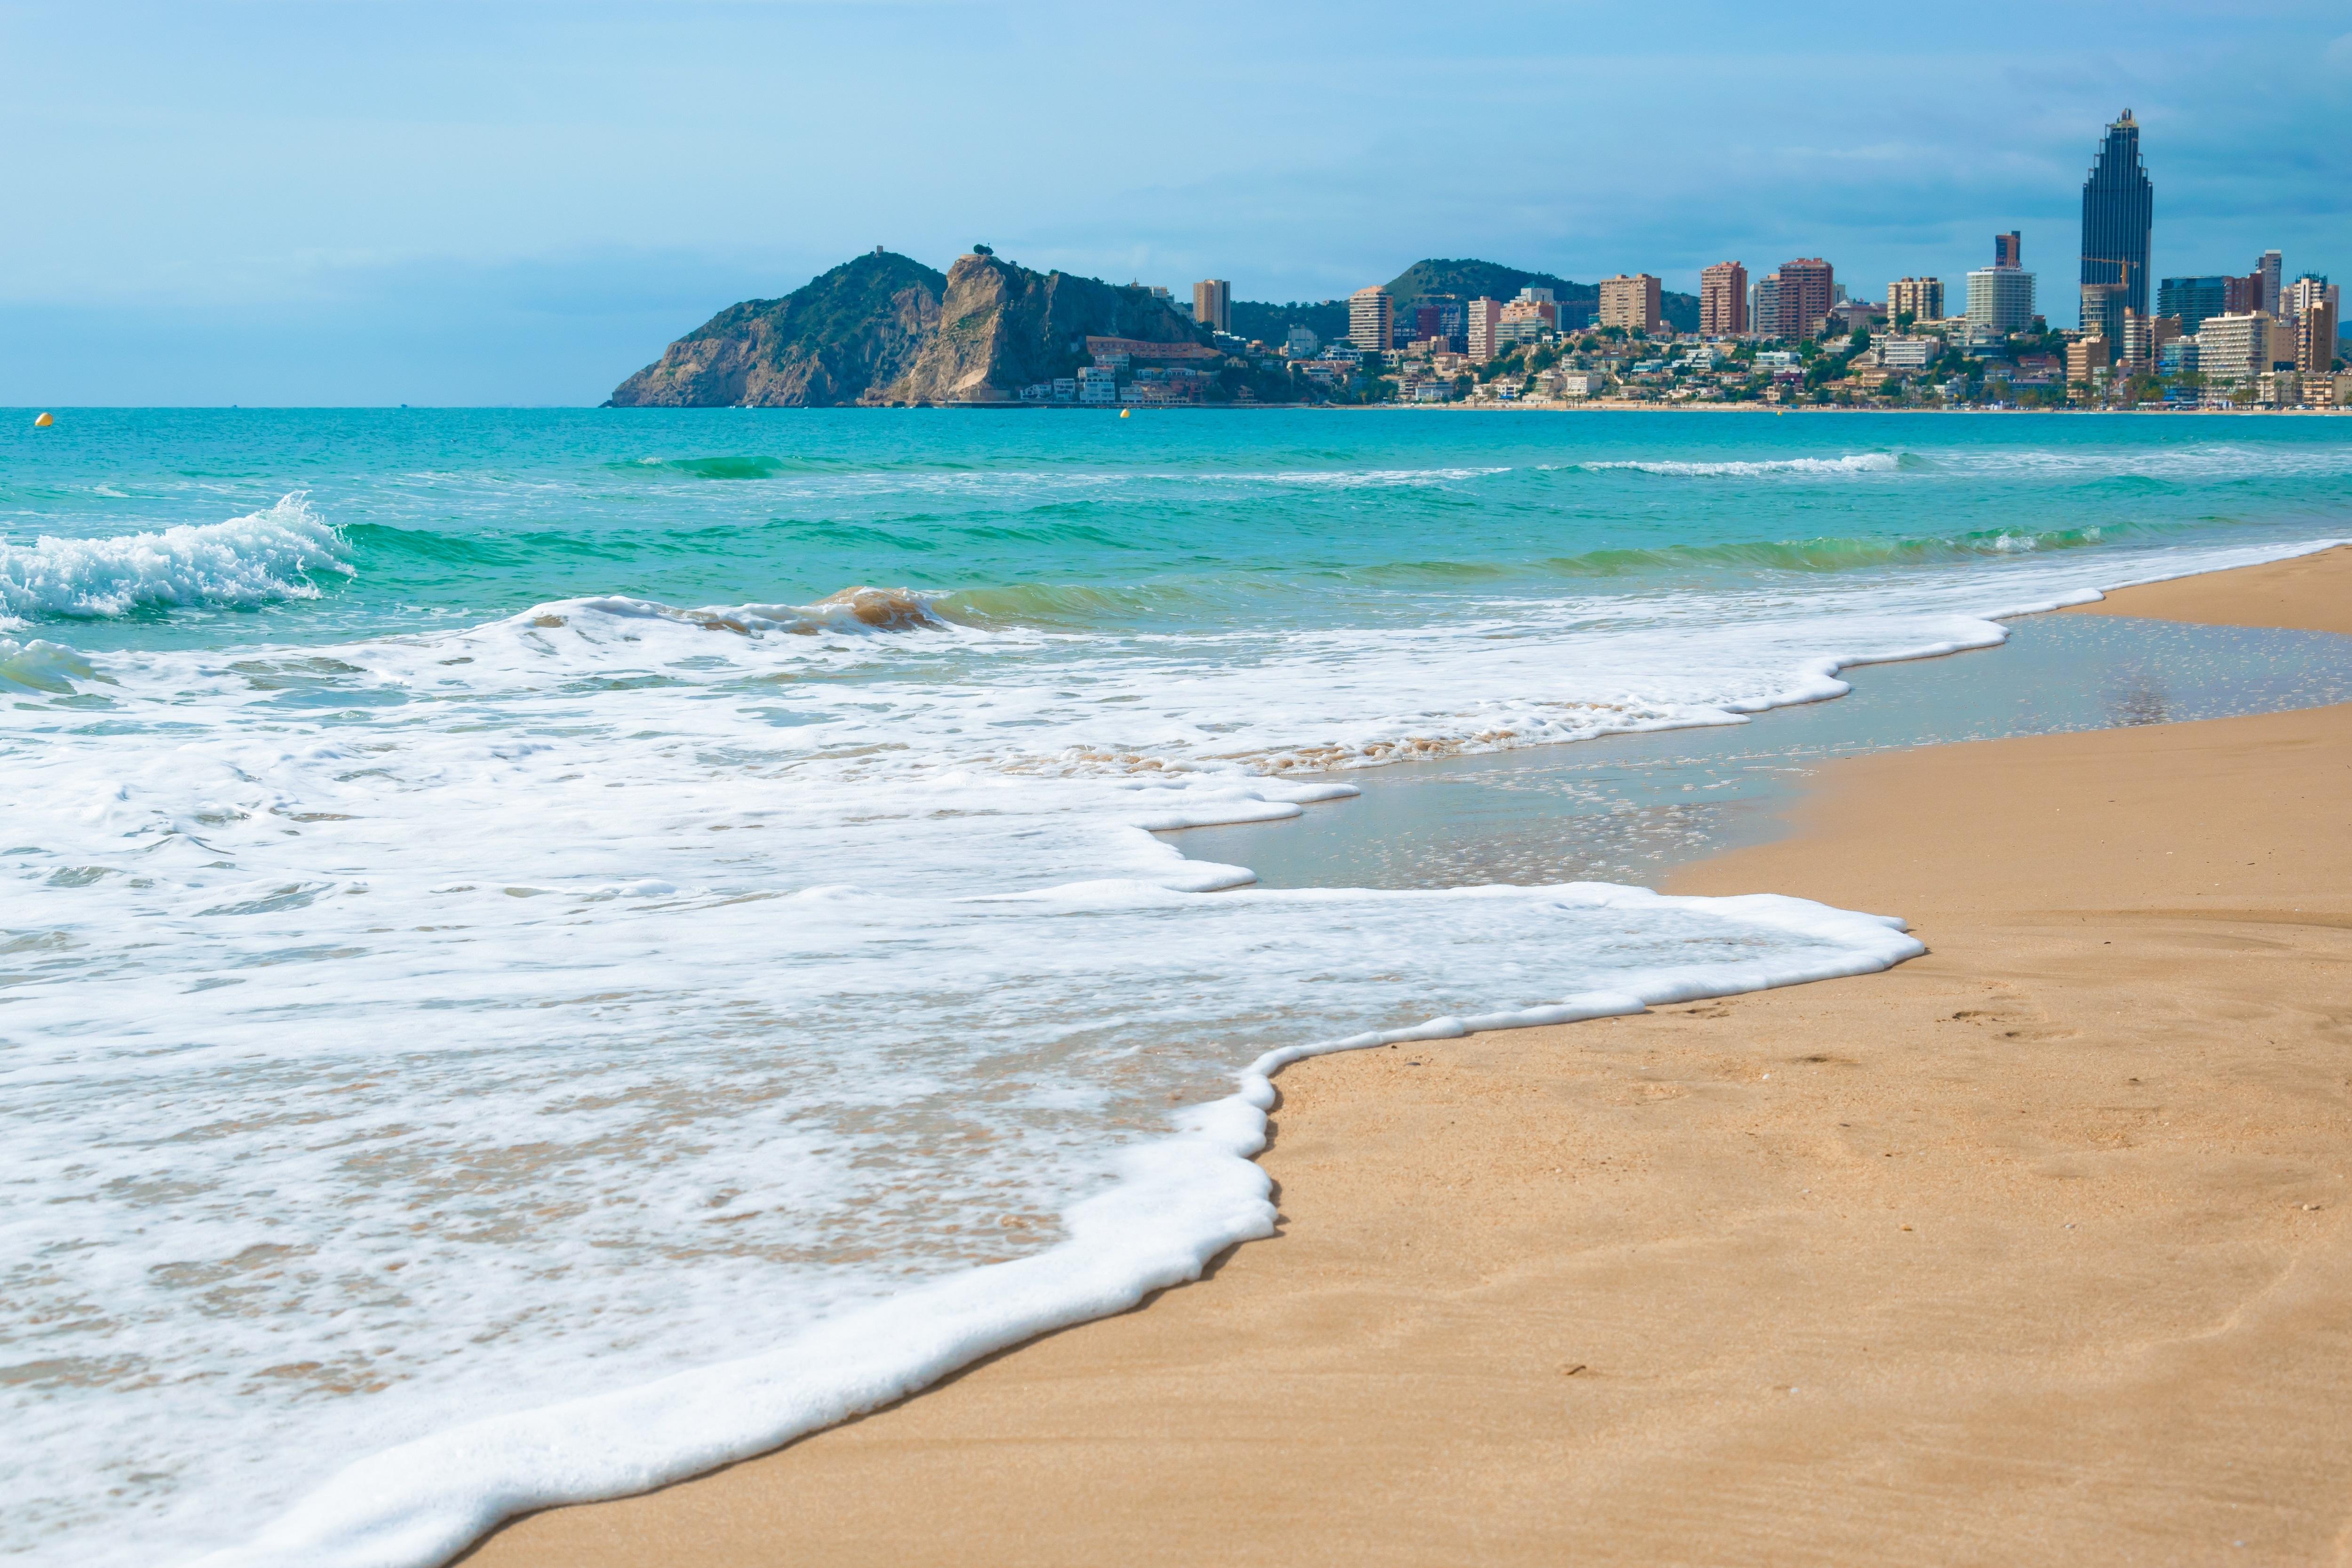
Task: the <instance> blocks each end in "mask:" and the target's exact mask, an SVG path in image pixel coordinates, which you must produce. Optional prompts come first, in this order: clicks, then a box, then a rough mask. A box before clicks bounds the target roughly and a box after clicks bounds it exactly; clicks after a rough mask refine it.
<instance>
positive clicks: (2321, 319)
mask: <svg viewBox="0 0 2352 1568" xmlns="http://www.w3.org/2000/svg"><path fill="white" fill-rule="evenodd" d="M2335 363H2336V301H2335V300H2330V299H2329V298H2327V296H2326V293H2325V292H2322V293H2321V294H2320V295H2319V296H2318V297H2317V298H2315V299H2314V300H2312V301H2311V302H2310V303H2309V304H2307V305H2305V307H2304V308H2303V311H2302V313H2301V314H2299V315H2297V316H2296V317H2295V319H2294V368H2295V369H2297V370H2299V371H2301V372H2302V373H2303V374H2305V375H2326V374H2328V372H2329V371H2330V370H2331V369H2333V368H2334V366H2335Z"/></svg>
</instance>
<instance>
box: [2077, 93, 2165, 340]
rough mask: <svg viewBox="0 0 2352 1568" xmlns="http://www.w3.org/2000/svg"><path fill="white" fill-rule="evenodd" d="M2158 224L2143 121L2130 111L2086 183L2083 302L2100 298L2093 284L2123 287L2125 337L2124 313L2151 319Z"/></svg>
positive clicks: (2110, 131)
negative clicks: (2144, 164)
mask: <svg viewBox="0 0 2352 1568" xmlns="http://www.w3.org/2000/svg"><path fill="white" fill-rule="evenodd" d="M2155 223H2156V190H2155V187H2154V186H2152V185H2151V184H2148V179H2147V170H2145V169H2143V168H2141V167H2140V163H2139V121H2136V120H2134V119H2133V118H2132V111H2131V110H2128V109H2126V110H2124V112H2123V118H2121V119H2120V120H2117V121H2116V122H2115V123H2114V124H2112V125H2110V126H2108V127H2107V138H2106V140H2105V142H2102V143H2100V146H2099V155H2098V157H2097V158H2095V160H2093V161H2092V163H2091V177H2090V178H2089V179H2087V180H2085V181H2084V182H2083V278H2082V281H2083V284H2084V289H2085V290H2086V292H2085V293H2084V296H2083V298H2084V300H2085V301H2086V302H2087V301H2090V300H2093V299H2094V296H2093V295H2091V294H2090V293H2088V292H2087V289H2089V288H2090V286H2091V285H2093V284H2101V283H2105V284H2114V285H2116V286H2118V287H2119V288H2120V289H2121V290H2122V294H2121V300H2122V303H2121V305H2120V306H2119V307H2118V308H2117V310H2116V330H2117V331H2119V332H2120V331H2121V330H2122V321H2123V316H2122V312H2123V311H2124V310H2131V311H2134V312H2136V313H2137V314H2139V315H2143V316H2144V315H2146V314H2147V249H2148V237H2149V233H2150V231H2151V230H2152V229H2153V228H2154V226H2155ZM2096 298H2098V299H2099V300H2105V298H2106V296H2104V295H2101V296H2097V297H2096ZM2100 324H2101V323H2099V322H2097V321H2091V320H2089V319H2087V318H2085V319H2084V322H2083V325H2084V328H2085V329H2094V328H2096V327H2098V326H2099V325H2100Z"/></svg>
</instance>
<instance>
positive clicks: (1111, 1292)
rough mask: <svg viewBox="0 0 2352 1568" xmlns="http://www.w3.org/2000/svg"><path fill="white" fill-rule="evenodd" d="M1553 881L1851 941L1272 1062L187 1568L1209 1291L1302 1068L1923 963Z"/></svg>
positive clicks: (323, 1554)
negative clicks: (747, 1331)
mask: <svg viewBox="0 0 2352 1568" xmlns="http://www.w3.org/2000/svg"><path fill="white" fill-rule="evenodd" d="M1549 890H1550V891H1553V892H1556V893H1560V894H1568V895H1572V896H1574V897H1575V898H1577V900H1579V901H1580V902H1583V903H1586V904H1588V905H1591V904H1601V905H1617V906H1621V907H1622V906H1625V905H1634V904H1640V905H1650V906H1664V907H1673V908H1678V909H1683V910H1693V911H1696V912H1700V913H1703V914H1715V915H1719V916H1722V917H1724V918H1726V919H1732V918H1735V917H1736V918H1737V919H1738V920H1739V921H1742V922H1744V923H1747V924H1749V925H1767V926H1772V927H1777V928H1779V929H1781V930H1784V931H1790V932H1793V933H1798V934H1803V935H1809V936H1813V937H1816V938H1821V939H1825V940H1828V941H1832V942H1840V943H1843V944H1844V945H1845V947H1846V951H1845V952H1842V953H1839V954H1837V955H1836V956H1833V957H1830V958H1826V959H1822V960H1818V961H1816V962H1813V963H1789V964H1782V965H1773V964H1769V963H1750V964H1733V965H1710V966H1708V967H1707V969H1706V972H1705V973H1704V975H1703V976H1702V975H1701V974H1699V973H1681V974H1675V973H1671V972H1669V973H1662V974H1661V976H1660V978H1659V979H1658V981H1657V983H1656V984H1652V985H1648V986H1643V987H1636V988H1634V989H1631V990H1626V991H1594V992H1586V993H1582V994H1576V995H1571V996H1569V997H1567V998H1565V999H1564V1000H1562V1001H1560V1002H1558V1003H1555V1004H1552V1005H1547V1006H1538V1007H1528V1008H1523V1009H1519V1010H1517V1011H1511V1012H1501V1013H1488V1014H1481V1015H1476V1016H1468V1017H1443V1018H1433V1019H1430V1020H1428V1021H1427V1022H1425V1023H1423V1024H1420V1025H1416V1026H1412V1027H1411V1028H1402V1029H1391V1030H1386V1031H1381V1032H1377V1033H1370V1034H1361V1035H1355V1036H1351V1037H1348V1038H1346V1039H1339V1040H1330V1041H1326V1042H1323V1043H1321V1044H1317V1045H1307V1046H1296V1047H1284V1048H1281V1049H1278V1050H1272V1051H1268V1052H1266V1053H1265V1054H1264V1055H1263V1056H1260V1057H1259V1058H1257V1059H1256V1060H1255V1061H1254V1062H1252V1063H1251V1064H1250V1065H1249V1067H1248V1068H1245V1069H1244V1071H1243V1072H1242V1074H1241V1075H1240V1080H1239V1083H1238V1085H1237V1087H1236V1089H1235V1092H1234V1093H1233V1094H1231V1095H1228V1096H1226V1097H1225V1098H1223V1099H1222V1100H1213V1101H1210V1102H1208V1103H1206V1104H1203V1105H1198V1106H1194V1107H1192V1108H1190V1109H1188V1110H1184V1111H1181V1112H1180V1113H1178V1114H1177V1116H1176V1117H1175V1118H1174V1121H1175V1131H1173V1133H1172V1134H1171V1135H1170V1136H1168V1137H1165V1138H1161V1139H1158V1140H1155V1141H1153V1142H1149V1143H1145V1144H1140V1145H1138V1146H1136V1147H1134V1148H1131V1149H1129V1150H1126V1151H1123V1152H1121V1154H1120V1156H1119V1158H1118V1178H1119V1179H1118V1182H1117V1183H1116V1184H1114V1185H1113V1186H1112V1187H1110V1188H1109V1189H1108V1191H1105V1192H1103V1193H1100V1194H1097V1195H1095V1196H1093V1197H1089V1198H1087V1199H1085V1200H1083V1201H1081V1202H1079V1203H1077V1204H1075V1205H1072V1206H1071V1207H1070V1208H1068V1209H1067V1210H1066V1211H1064V1213H1063V1215H1062V1220H1063V1224H1064V1226H1066V1231H1067V1239H1066V1240H1064V1241H1062V1242H1060V1243H1058V1244H1056V1245H1055V1246H1054V1247H1050V1248H1048V1249H1046V1250H1045V1251H1044V1252H1041V1253H1038V1254H1036V1255H1034V1256H1033V1257H1029V1258H1018V1259H1015V1260H1013V1261H1012V1262H1009V1263H999V1264H993V1265H990V1266H987V1267H985V1268H976V1269H972V1270H971V1271H969V1272H966V1273H963V1274H958V1275H953V1276H950V1277H949V1278H947V1279H940V1280H937V1281H934V1282H932V1283H930V1284H928V1285H924V1286H920V1287H918V1288H916V1289H910V1290H908V1291H906V1292H905V1293H903V1294H900V1295H898V1296H894V1297H891V1298H889V1299H888V1300H883V1301H880V1302H877V1303H876V1304H875V1305H873V1306H871V1307H867V1308H864V1309H861V1310H857V1311H856V1312H851V1313H846V1314H844V1315H843V1316H841V1317H840V1318H837V1319H835V1320H832V1321H826V1322H823V1323H820V1324H818V1325H816V1326H815V1327H814V1328H811V1329H809V1330H807V1331H803V1332H802V1333H801V1334H799V1335H797V1336H795V1337H794V1338H793V1339H792V1340H790V1341H788V1342H785V1343H784V1344H782V1345H780V1346H778V1347H777V1348H775V1349H773V1350H771V1351H767V1352H762V1353H761V1354H759V1355H755V1356H747V1357H744V1358H741V1359H740V1360H735V1361H730V1362H722V1363H718V1364H715V1365H712V1366H707V1367H700V1368H697V1369H695V1370H694V1371H691V1372H686V1373H677V1374H676V1375H674V1376H671V1377H667V1378H663V1379H661V1380H659V1381H657V1382H654V1383H649V1384H641V1385H639V1386H637V1387H634V1388H627V1389H622V1390H618V1391H615V1392H613V1393H610V1394H595V1395H592V1396H589V1397H586V1398H582V1399H575V1400H569V1401H566V1402H564V1403H562V1404H560V1405H546V1406H542V1407H541V1408H539V1409H536V1410H528V1411H522V1412H520V1413H517V1414H513V1415H499V1416H495V1417H491V1418H489V1419H487V1420H482V1421H477V1422H471V1423H468V1424H467V1425H465V1426H457V1427H454V1428H451V1429H450V1430H447V1431H445V1432H441V1433H436V1434H435V1435H434V1436H429V1437H425V1438H420V1439H417V1440H415V1441H414V1442H410V1443H404V1444H402V1445H400V1446H398V1447H393V1448H388V1449H385V1450H383V1452H380V1453H376V1454H371V1455H369V1456H367V1457H366V1458H362V1459H359V1460H357V1461H356V1462H354V1463H352V1464H351V1465H349V1466H347V1467H345V1468H343V1469H342V1470H341V1472H340V1473H338V1474H337V1475H336V1476H335V1477H334V1478H333V1479H331V1480H329V1481H328V1482H326V1483H325V1484H324V1485H323V1486H321V1487H320V1488H319V1489H317V1490H315V1491H313V1492H312V1493H311V1494H310V1496H309V1497H308V1498H306V1499H304V1500H302V1501H301V1502H300V1503H299V1504H297V1505H296V1506H295V1507H294V1508H293V1509H291V1510H289V1511H288V1512H286V1513H284V1514H282V1515H280V1516H279V1517H278V1519H277V1520H275V1521H272V1522H271V1523H270V1524H269V1525H268V1527H267V1528H266V1529H264V1530H263V1531H261V1533H260V1534H259V1535H257V1536H256V1537H255V1538H254V1539H253V1540H251V1541H250V1542H247V1543H245V1544H243V1545H241V1546H236V1547H231V1548H228V1549H226V1550H222V1551H217V1552H210V1553H207V1554H206V1555H205V1556H203V1557H201V1558H198V1559H195V1560H194V1563H191V1564H190V1565H189V1568H435V1565H437V1564H440V1563H446V1562H447V1561H448V1560H449V1559H450V1558H452V1557H454V1556H456V1555H457V1553H459V1552H463V1551H464V1550H465V1549H466V1548H467V1546H469V1545H471V1544H472V1543H473V1542H476V1541H478V1540H479V1539H480V1538H481V1537H482V1536H483V1535H485V1534H487V1533H488V1531H491V1530H492V1529H494V1528H496V1527H497V1526H498V1525H499V1524H500V1523H502V1522H504V1521H507V1520H509V1519H511V1518H513V1517H515V1516H516V1515H518V1514H522V1513H528V1512H531V1511H534V1510H540V1509H546V1508H553V1507H558V1506H562V1505H566V1504H572V1503H584V1502H596V1501H601V1500H608V1499H612V1498H619V1497H627V1496H630V1495H633V1494H635V1493H640V1492H646V1491H650V1490H652V1489H655V1488H656V1487H661V1486H666V1485H668V1484H670V1483H672V1482H675V1481H682V1480H685V1479H688V1478H690V1477H694V1476H698V1475H701V1474H704V1473H706V1472H708V1471H709V1470H713V1469H716V1468H719V1467H720V1466H723V1465H727V1464H730V1463H732V1462H734V1461H737V1460H740V1459H747V1458H752V1457H753V1456H755V1455H759V1454H764V1453H768V1452H771V1451H772V1450H774V1449H776V1448H779V1447H782V1446H783V1445H785V1444H787V1443H789V1442H792V1441H793V1439H795V1438H798V1437H802V1436H807V1435H808V1434H810V1433H812V1432H815V1431H819V1430H821V1429H823V1428H824V1427H826V1426H834V1425H835V1424H837V1423H839V1422H841V1421H844V1420H846V1419H848V1418H849V1417H851V1416H853V1415H860V1414H863V1413H865V1412H867V1411H871V1410H875V1409H877V1408H879V1407H880V1406H882V1405H888V1404H890V1403H892V1402H894V1401H896V1400H899V1399H903V1398H905V1397H907V1396H908V1395H909V1394H915V1393H918V1392H919V1391H920V1390H922V1389H924V1388H926V1387H928V1386H929V1385H930V1384H933V1383H936V1382H938V1381H939V1380H940V1378H942V1377H945V1376H946V1375H948V1374H949V1373H952V1372H955V1371H956V1370H958V1369H959V1368H961V1367H965V1366H969V1365H970V1364H971V1363H973V1362H975V1361H978V1360H980V1359H981V1358H982V1357H983V1356H987V1355H991V1354H993V1353H994V1352H998V1351H1002V1350H1005V1349H1008V1348H1010V1347H1012V1346H1014V1345H1017V1344H1020V1343H1022V1342H1024V1341H1027V1340H1032V1339H1034V1338H1036V1337H1037V1336H1039V1335H1041V1334H1045V1333H1050V1332H1053V1331H1055V1330H1057V1329H1063V1328H1067V1327H1070V1326H1071V1325H1073V1324H1076V1323H1082V1322H1087V1321H1090V1320H1093V1319H1096V1318H1102V1317H1108V1316H1109V1315H1111V1314H1113V1313H1117V1312H1121V1311H1125V1310H1128V1309H1129V1308H1132V1307H1134V1306H1136V1305H1137V1304H1138V1303H1139V1302H1140V1301H1142V1300H1143V1299H1144V1298H1145V1297H1146V1296H1149V1295H1150V1294H1151V1293H1152V1292H1153V1291H1155V1290H1161V1289H1167V1288H1168V1287H1170V1286H1173V1285H1180V1284H1183V1283H1186V1282H1188V1281H1191V1280H1194V1279H1199V1278H1200V1277H1201V1273H1202V1269H1203V1268H1206V1267H1207V1266H1208V1264H1209V1262H1210V1260H1211V1259H1212V1258H1215V1257H1217V1256H1218V1255H1219V1254H1220V1253H1222V1252H1223V1251H1224V1250H1225V1249H1226V1248H1228V1247H1233V1246H1234V1245H1236V1244H1238V1243H1241V1242H1244V1241H1252V1240H1256V1239H1259V1238H1261V1237H1268V1236H1271V1235H1273V1234H1274V1231H1275V1226H1276V1219H1277V1218H1278V1215H1277V1214H1276V1208H1275V1205H1274V1203H1273V1201H1272V1197H1271V1194H1272V1183H1271V1180H1270V1178H1268V1176H1267V1175H1266V1173H1265V1170H1264V1169H1263V1168H1262V1167H1260V1166H1259V1165H1258V1164H1256V1163H1255V1161H1254V1159H1253V1156H1255V1155H1256V1154H1257V1153H1259V1152H1261V1151H1263V1150H1264V1149H1265V1143H1266V1135H1265V1129H1266V1112H1267V1111H1269V1110H1272V1109H1273V1108H1274V1105H1275V1103H1276V1093H1275V1088H1274V1081H1273V1080H1274V1078H1275V1075H1276V1073H1278V1072H1280V1071H1281V1069H1282V1068H1285V1067H1286V1066H1288V1065H1289V1064H1291V1063H1293V1062H1296V1061H1300V1060H1303V1059H1305V1058H1309V1057H1317V1056H1326V1055H1330V1054H1333V1053H1336V1052H1340V1051H1351V1050H1364V1049H1369V1048H1371V1047H1379V1046H1388V1045H1401V1044H1405V1043H1408V1042H1418V1041H1424V1040H1447V1039H1458V1038H1460V1037H1463V1036H1465V1035H1469V1034H1473V1033H1476V1032H1479V1031H1484V1030H1495V1029H1520V1028H1529V1027H1534V1026H1538V1025H1547V1024H1570V1023H1579V1022H1582V1021H1584V1020H1586V1019H1591V1018H1602V1017H1622V1016H1626V1015H1629V1014H1635V1013H1641V1012H1643V1011H1645V1010H1646V1009H1647V1008H1649V1007H1652V1006H1656V1005H1665V1004H1670V1003H1677V1002H1694V1001H1700V1000H1703V999H1706V998H1707V997H1713V996H1729V995H1738V994H1745V993H1748V992H1754V991H1760V990H1767V989H1771V988H1775V987H1778V986H1783V985H1797V984H1807V983H1810V982H1812V981H1816V980H1830V979H1838V978H1843V977H1846V976H1851V975H1859V974H1870V973H1878V972H1880V971H1883V970H1886V969H1890V968H1892V967H1894V966H1895V964H1897V963H1902V962H1904V961H1905V960H1906V959H1909V958H1914V957H1916V956H1918V955H1919V954H1920V953H1922V952H1926V951H1927V949H1926V948H1925V947H1924V946H1923V945H1922V944H1921V943H1920V942H1917V941H1916V940H1915V939H1914V938H1912V937H1910V936H1909V935H1907V934H1905V930H1906V928H1905V922H1904V921H1901V920H1900V919H1897V918H1895V917H1891V916H1883V915H1867V914H1858V913H1855V912H1853V911H1851V910H1838V909H1833V908H1831V907H1830V906H1828V905H1825V904H1817V903H1812V902H1810V901H1808V900H1802V899H1792V898H1788V897H1784V896H1782V895H1779V894H1771V893H1759V894H1748V895H1743V896H1740V897H1736V898H1725V899H1703V898H1687V897H1675V896H1670V895H1666V894H1661V893H1654V892H1652V891H1650V890H1649V889H1642V888H1620V887H1615V886H1612V885H1610V884H1599V883H1587V884H1570V885H1569V886H1566V887H1561V888H1558V889H1549ZM1511 891H1515V892H1521V891H1525V890H1524V889H1511Z"/></svg>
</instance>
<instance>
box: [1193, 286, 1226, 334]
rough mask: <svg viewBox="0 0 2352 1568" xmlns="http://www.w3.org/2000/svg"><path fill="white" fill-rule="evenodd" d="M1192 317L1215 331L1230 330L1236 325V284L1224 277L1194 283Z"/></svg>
mask: <svg viewBox="0 0 2352 1568" xmlns="http://www.w3.org/2000/svg"><path fill="white" fill-rule="evenodd" d="M1192 319H1193V320H1194V321H1198V322H1200V323H1201V325H1202V326H1204V327H1206V328H1208V329H1209V330H1210V331H1213V332H1229V331H1233V325H1234V286H1233V285H1232V284H1230V283H1228V282H1226V281H1225V280H1224V279H1222V278H1207V279H1202V280H1201V281H1200V282H1198V283H1195V284H1193V285H1192Z"/></svg>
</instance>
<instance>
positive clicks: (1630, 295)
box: [1601, 272, 1664, 332]
mask: <svg viewBox="0 0 2352 1568" xmlns="http://www.w3.org/2000/svg"><path fill="white" fill-rule="evenodd" d="M1663 320H1664V317H1662V316H1660V315H1659V313H1658V280H1657V279H1654V278H1653V277H1651V276H1650V275H1649V274H1648V273H1646V272H1634V273H1624V272H1620V273H1619V274H1618V275H1617V276H1616V277H1614V278H1603V279H1601V325H1602V326H1604V327H1623V328H1626V329H1627V330H1628V331H1631V330H1632V329H1633V328H1636V327H1638V328H1640V329H1641V330H1642V331H1645V332H1654V331H1657V330H1658V324H1659V322H1660V321H1663Z"/></svg>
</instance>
